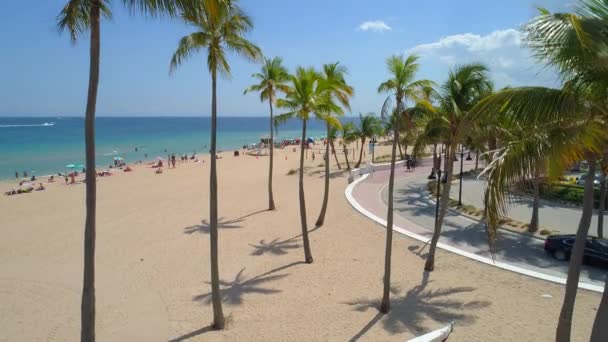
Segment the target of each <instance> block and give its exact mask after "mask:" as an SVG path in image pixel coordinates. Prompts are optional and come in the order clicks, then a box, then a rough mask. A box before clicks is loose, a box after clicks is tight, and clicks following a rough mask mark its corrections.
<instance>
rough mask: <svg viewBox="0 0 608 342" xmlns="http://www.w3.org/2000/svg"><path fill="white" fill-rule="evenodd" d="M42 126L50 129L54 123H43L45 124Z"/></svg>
mask: <svg viewBox="0 0 608 342" xmlns="http://www.w3.org/2000/svg"><path fill="white" fill-rule="evenodd" d="M42 126H45V127H52V126H55V123H54V122H45V123H43V124H42Z"/></svg>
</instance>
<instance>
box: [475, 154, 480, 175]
mask: <svg viewBox="0 0 608 342" xmlns="http://www.w3.org/2000/svg"><path fill="white" fill-rule="evenodd" d="M478 168H479V153H478V152H475V171H477V169H478Z"/></svg>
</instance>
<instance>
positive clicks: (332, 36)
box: [0, 0, 572, 116]
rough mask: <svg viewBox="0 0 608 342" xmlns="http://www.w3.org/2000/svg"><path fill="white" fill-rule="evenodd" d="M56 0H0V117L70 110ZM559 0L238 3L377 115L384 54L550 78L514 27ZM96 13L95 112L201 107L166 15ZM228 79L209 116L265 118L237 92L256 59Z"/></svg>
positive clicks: (263, 29)
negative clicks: (326, 67) (176, 54)
mask: <svg viewBox="0 0 608 342" xmlns="http://www.w3.org/2000/svg"><path fill="white" fill-rule="evenodd" d="M65 2H66V0H44V1H40V0H21V1H11V2H8V3H6V4H4V6H3V7H4V8H3V14H2V17H3V18H2V20H0V41H2V53H0V75H2V77H1V79H0V115H17V116H21V115H23V116H25V115H44V114H49V115H82V113H83V112H84V106H85V99H86V90H87V89H86V87H87V80H88V39H87V37H86V36H85V37H84V39H82V40H81V41H80V42H79V44H77V45H76V46H72V45H71V44H70V42H69V38H68V36H67V35H65V34H63V35H60V34H58V33H57V30H56V29H55V17H56V15H57V13H58V12H59V10H60V9H61V7H62V5H63V4H64V3H65ZM571 2H572V1H570V0H508V1H494V0H459V1H454V0H425V1H419V0H376V1H371V0H350V1H348V0H307V1H294V0H241V5H242V6H243V7H244V8H245V10H246V11H247V12H248V13H249V14H250V15H251V16H252V17H253V19H254V25H255V28H254V30H253V31H252V32H251V33H250V35H249V38H250V39H251V40H252V41H254V42H255V43H256V44H258V45H259V46H260V47H261V48H262V49H263V52H264V54H265V55H266V56H270V57H272V56H281V57H282V58H283V59H284V61H285V64H286V65H287V66H288V67H289V68H290V70H293V69H294V68H295V67H296V66H297V65H303V66H314V67H320V66H321V65H322V64H323V63H328V62H334V61H340V63H341V64H344V65H345V66H347V67H348V69H349V71H350V73H349V76H348V81H349V82H350V83H351V84H352V85H353V86H354V87H355V91H356V94H355V97H354V98H353V99H352V102H351V107H352V111H353V112H354V113H358V112H378V111H379V108H380V107H381V105H382V101H383V97H382V96H380V95H378V94H376V89H377V86H378V84H379V83H380V82H382V81H383V80H384V79H386V78H387V77H388V74H387V72H386V70H385V69H386V68H385V59H386V57H388V56H390V55H391V54H396V53H410V52H415V53H418V54H420V55H421V56H422V58H421V64H422V66H421V69H420V73H419V78H428V79H431V80H434V81H436V82H441V81H443V79H444V78H445V76H446V73H447V72H448V70H449V68H450V67H451V66H453V65H455V64H462V63H466V62H472V61H480V62H484V63H486V64H487V65H488V66H490V68H491V71H492V77H493V79H494V80H495V82H496V84H497V86H499V87H502V86H506V85H511V86H518V85H556V84H557V80H556V78H555V76H554V75H553V74H552V73H551V72H550V71H547V70H544V69H543V68H542V67H540V66H538V65H537V63H536V62H535V61H534V60H533V59H532V58H531V57H530V55H529V52H528V51H527V50H526V49H525V48H523V47H522V46H521V41H520V38H519V34H518V32H517V31H516V30H517V29H518V28H519V27H520V26H521V25H522V24H523V23H525V22H526V21H527V20H529V19H530V18H532V17H533V16H535V15H536V13H537V10H536V6H543V7H547V8H549V9H551V10H553V11H567V10H568V9H569V7H570V5H569V3H571ZM112 9H113V11H114V17H113V19H112V20H111V21H104V22H102V28H101V30H102V31H101V39H102V44H101V81H100V86H99V98H98V106H97V113H98V115H114V116H132V115H152V116H156V115H167V116H171V115H174V116H192V115H209V110H210V98H211V91H210V89H211V85H210V83H211V82H210V78H209V75H208V73H207V70H206V65H205V57H204V55H203V54H201V55H197V56H194V57H193V58H192V59H190V60H189V61H187V62H186V63H185V64H184V65H183V66H182V67H181V68H180V69H179V70H178V71H177V72H176V73H175V74H173V75H169V61H170V58H171V55H172V53H173V51H174V50H175V47H176V45H177V41H178V40H179V38H181V37H182V36H184V35H186V34H188V33H189V32H191V30H192V29H191V28H190V27H188V26H186V25H185V24H183V23H181V22H179V21H178V20H171V19H167V18H165V19H146V18H142V17H139V16H135V17H133V16H130V15H129V14H128V13H126V12H125V10H124V9H123V8H122V3H121V1H118V0H114V1H113V4H112ZM230 63H231V64H232V67H233V70H232V74H233V77H232V79H230V80H226V79H222V80H220V83H219V86H218V96H219V112H220V114H221V115H230V116H250V115H266V111H267V104H263V103H260V102H259V100H258V97H257V96H255V95H249V94H248V95H243V94H242V93H243V89H244V88H245V87H246V86H248V85H249V84H250V83H251V82H252V79H251V77H250V76H251V74H252V73H254V72H256V71H257V70H258V69H259V65H255V64H252V63H249V62H247V61H245V60H243V59H241V58H240V57H238V56H230Z"/></svg>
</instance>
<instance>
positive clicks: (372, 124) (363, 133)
mask: <svg viewBox="0 0 608 342" xmlns="http://www.w3.org/2000/svg"><path fill="white" fill-rule="evenodd" d="M379 131H380V121H379V120H378V118H376V117H375V116H374V114H373V113H368V114H365V115H363V114H359V127H357V128H356V129H355V134H356V135H357V136H358V137H359V139H360V140H361V150H360V151H359V160H358V161H357V164H356V165H355V169H356V168H358V167H359V166H361V160H362V159H363V149H364V148H365V140H366V139H368V138H369V139H371V138H372V137H373V136H374V135H376V134H378V133H379Z"/></svg>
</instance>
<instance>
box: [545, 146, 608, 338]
mask: <svg viewBox="0 0 608 342" xmlns="http://www.w3.org/2000/svg"><path fill="white" fill-rule="evenodd" d="M587 161H588V162H589V171H588V172H587V178H586V179H587V181H586V182H585V191H584V193H583V213H582V215H581V220H580V222H579V224H578V229H577V231H576V240H575V242H574V247H573V248H572V253H571V255H570V266H569V267H568V278H567V280H566V293H565V294H564V302H563V304H562V309H561V312H560V314H559V321H558V322H557V331H556V334H555V340H556V341H558V342H566V341H570V333H571V330H572V311H573V310H574V302H575V300H576V291H577V289H578V281H579V278H580V273H581V263H582V261H583V252H584V250H585V243H586V241H587V234H588V233H589V226H590V225H591V217H592V216H593V202H594V198H593V197H594V196H593V195H594V193H593V192H594V190H593V178H594V177H595V156H594V155H590V156H589V157H588V158H587ZM604 324H605V323H604Z"/></svg>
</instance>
